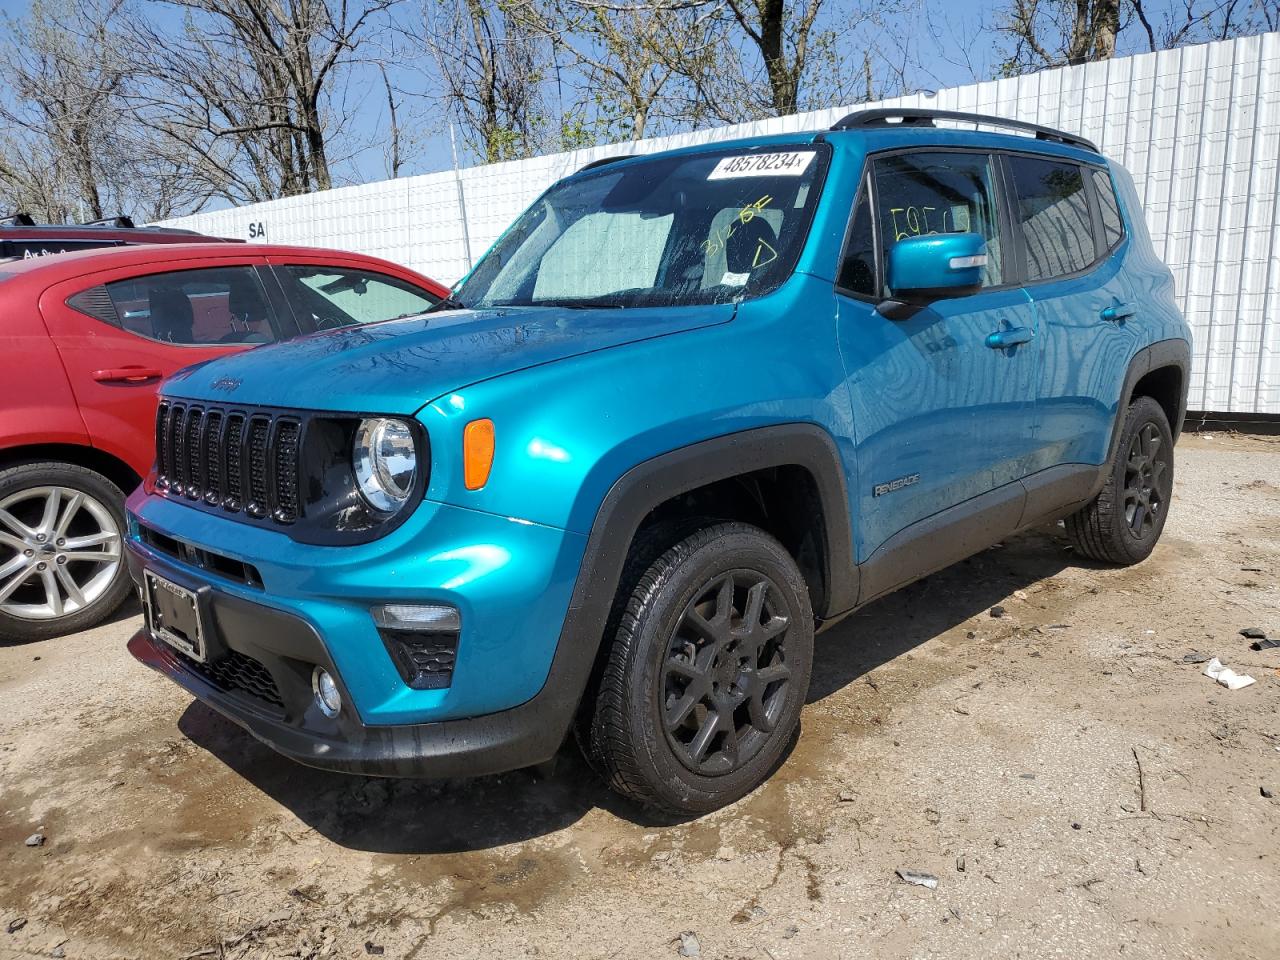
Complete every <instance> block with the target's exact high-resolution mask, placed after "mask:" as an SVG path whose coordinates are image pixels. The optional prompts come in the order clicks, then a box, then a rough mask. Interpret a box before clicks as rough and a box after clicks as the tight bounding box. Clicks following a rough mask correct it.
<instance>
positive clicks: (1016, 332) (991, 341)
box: [987, 327, 1036, 350]
mask: <svg viewBox="0 0 1280 960" xmlns="http://www.w3.org/2000/svg"><path fill="white" fill-rule="evenodd" d="M1035 335H1036V332H1035V331H1034V330H1032V329H1031V328H1030V327H1014V328H1013V329H1012V330H997V331H996V332H995V333H989V334H987V346H988V347H990V348H991V349H992V350H1003V349H1004V348H1005V347H1016V346H1017V345H1018V344H1020V343H1029V342H1030V341H1031V340H1033V339H1034V338H1035Z"/></svg>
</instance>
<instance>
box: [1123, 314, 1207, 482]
mask: <svg viewBox="0 0 1280 960" xmlns="http://www.w3.org/2000/svg"><path fill="white" fill-rule="evenodd" d="M1190 374H1191V344H1190V343H1188V342H1187V341H1186V340H1181V339H1178V340H1160V341H1157V342H1156V343H1153V344H1150V345H1149V346H1146V347H1143V348H1142V349H1141V350H1139V351H1138V352H1137V353H1136V354H1134V356H1133V359H1132V360H1130V361H1129V369H1128V372H1127V373H1126V374H1125V379H1124V387H1123V389H1122V390H1121V392H1120V397H1119V401H1120V402H1119V403H1118V404H1117V406H1116V412H1115V419H1114V422H1113V424H1112V428H1111V442H1110V444H1109V445H1108V448H1107V460H1106V462H1107V463H1110V462H1112V460H1114V458H1115V456H1116V448H1117V447H1118V446H1119V444H1120V434H1121V432H1122V430H1123V427H1124V421H1125V416H1126V414H1127V413H1128V409H1129V405H1130V404H1131V403H1132V402H1133V401H1134V399H1136V398H1137V397H1142V396H1149V397H1151V398H1152V399H1153V400H1155V401H1156V402H1157V403H1159V404H1160V406H1161V407H1162V408H1163V409H1164V411H1165V416H1166V417H1167V419H1168V421H1169V429H1170V430H1171V431H1172V433H1173V439H1174V441H1175V442H1176V441H1177V439H1178V435H1179V434H1180V433H1181V432H1182V421H1183V419H1184V418H1185V416H1186V412H1187V386H1188V382H1189V377H1190Z"/></svg>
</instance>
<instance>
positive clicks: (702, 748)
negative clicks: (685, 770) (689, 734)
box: [689, 710, 720, 763]
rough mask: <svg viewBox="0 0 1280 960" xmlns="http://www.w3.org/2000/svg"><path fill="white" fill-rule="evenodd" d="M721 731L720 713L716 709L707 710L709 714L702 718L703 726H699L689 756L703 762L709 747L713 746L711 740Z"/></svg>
mask: <svg viewBox="0 0 1280 960" xmlns="http://www.w3.org/2000/svg"><path fill="white" fill-rule="evenodd" d="M719 731H720V714H719V713H718V712H716V711H715V710H709V711H707V715H706V716H705V717H703V718H702V726H701V727H699V728H698V733H697V735H695V736H694V738H693V741H692V742H691V743H690V744H689V756H690V757H692V758H693V762H694V763H701V762H702V761H703V759H705V757H706V753H707V748H708V747H710V746H711V741H712V740H714V739H715V736H716V734H717V733H718V732H719Z"/></svg>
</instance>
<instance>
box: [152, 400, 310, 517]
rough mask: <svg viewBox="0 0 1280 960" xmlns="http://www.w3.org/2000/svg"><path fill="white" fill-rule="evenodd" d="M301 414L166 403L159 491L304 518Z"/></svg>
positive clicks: (160, 425) (233, 508) (254, 513)
mask: <svg viewBox="0 0 1280 960" xmlns="http://www.w3.org/2000/svg"><path fill="white" fill-rule="evenodd" d="M301 433H302V425H301V422H300V421H299V420H298V419H297V418H296V417H290V416H287V415H280V414H273V413H262V412H253V411H241V410H226V409H222V408H219V407H211V406H208V405H204V404H186V403H179V402H176V401H172V400H163V401H161V403H160V408H159V410H158V411H157V412H156V472H157V475H158V476H157V482H156V489H157V490H159V491H160V492H161V493H164V494H166V495H168V496H171V497H185V498H186V499H188V500H202V501H204V502H205V503H206V504H208V505H210V506H220V507H222V508H223V509H225V510H228V511H230V512H232V513H241V512H243V513H246V514H248V515H249V516H250V517H254V518H255V519H263V518H266V517H270V518H271V519H272V520H274V521H275V522H276V523H284V524H289V523H293V522H294V521H295V520H297V519H298V516H299V515H300V513H301V504H300V501H299V498H298V453H299V441H300V438H301Z"/></svg>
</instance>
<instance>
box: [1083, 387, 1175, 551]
mask: <svg viewBox="0 0 1280 960" xmlns="http://www.w3.org/2000/svg"><path fill="white" fill-rule="evenodd" d="M1172 499H1173V432H1172V431H1171V430H1170V429H1169V419H1168V417H1166V416H1165V413H1164V408H1163V407H1161V406H1160V404H1158V403H1156V401H1155V400H1153V399H1151V398H1150V397H1138V398H1137V399H1136V400H1134V401H1133V402H1132V403H1131V404H1130V405H1129V410H1128V412H1127V413H1126V415H1125V419H1124V424H1123V426H1122V427H1121V433H1120V442H1119V443H1118V444H1117V445H1116V454H1115V457H1114V459H1113V461H1112V463H1111V465H1110V471H1109V472H1108V473H1107V481H1106V483H1105V484H1104V485H1103V487H1102V491H1101V492H1100V493H1099V494H1098V496H1097V497H1096V498H1095V499H1094V500H1093V501H1092V502H1091V503H1089V504H1088V505H1087V506H1086V507H1084V508H1083V509H1082V510H1080V511H1079V512H1077V513H1074V514H1072V515H1071V516H1069V517H1067V519H1066V528H1067V534H1068V535H1069V536H1070V537H1071V541H1072V543H1073V544H1074V545H1075V548H1076V549H1077V550H1078V551H1080V552H1081V553H1082V554H1084V555H1085V556H1087V557H1091V558H1092V559H1094V560H1101V561H1102V562H1104V563H1115V564H1120V565H1122V566H1129V565H1132V564H1135V563H1141V562H1142V561H1143V560H1145V559H1147V557H1149V556H1150V555H1151V551H1152V550H1154V549H1155V546H1156V542H1157V541H1158V540H1159V539H1160V534H1161V532H1163V530H1164V524H1165V520H1166V519H1167V518H1168V516H1169V504H1170V502H1171V501H1172Z"/></svg>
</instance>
